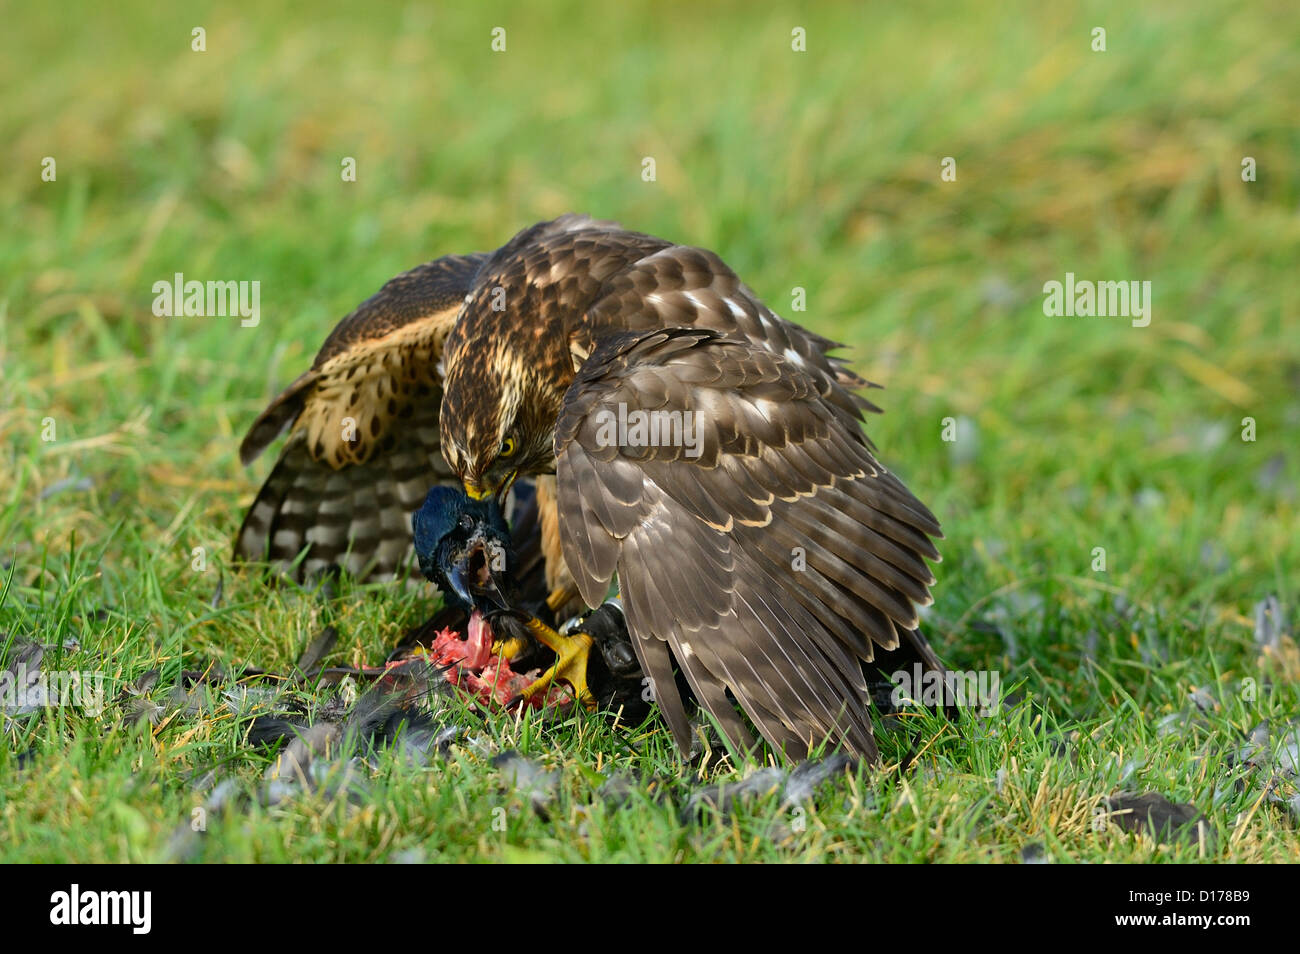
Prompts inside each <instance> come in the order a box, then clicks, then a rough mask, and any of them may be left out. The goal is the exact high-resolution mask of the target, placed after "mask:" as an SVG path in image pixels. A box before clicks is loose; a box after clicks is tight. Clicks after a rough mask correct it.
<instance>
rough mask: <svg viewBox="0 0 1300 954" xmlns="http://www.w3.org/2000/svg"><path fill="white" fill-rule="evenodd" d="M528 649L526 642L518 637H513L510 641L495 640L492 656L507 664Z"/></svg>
mask: <svg viewBox="0 0 1300 954" xmlns="http://www.w3.org/2000/svg"><path fill="white" fill-rule="evenodd" d="M525 648H527V647H525V645H524V641H523V640H522V639H520V638H519V637H517V636H511V637H509V638H508V639H494V640H493V641H492V655H493V656H497V657H498V658H500V659H504V660H505V661H506V662H510V660H512V659H514V658H515V657H516V656H518V655H519V654H520V653H522V652H523V651H524V649H525Z"/></svg>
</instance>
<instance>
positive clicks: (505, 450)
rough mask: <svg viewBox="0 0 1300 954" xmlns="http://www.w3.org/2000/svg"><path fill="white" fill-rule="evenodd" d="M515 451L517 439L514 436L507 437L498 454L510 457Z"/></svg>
mask: <svg viewBox="0 0 1300 954" xmlns="http://www.w3.org/2000/svg"><path fill="white" fill-rule="evenodd" d="M514 452H515V439H514V438H513V437H507V438H506V439H505V441H504V442H503V443H502V444H501V450H499V451H497V456H498V457H509V456H510V455H511V454H513V453H514Z"/></svg>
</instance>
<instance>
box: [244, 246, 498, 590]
mask: <svg viewBox="0 0 1300 954" xmlns="http://www.w3.org/2000/svg"><path fill="white" fill-rule="evenodd" d="M486 257H487V256H486V255H482V254H479V255H448V256H445V257H443V258H439V259H436V260H435V261H432V262H428V263H426V264H424V265H420V266H418V267H417V268H413V269H411V270H410V271H409V272H404V273H402V274H401V275H398V276H397V277H396V278H393V279H392V280H390V281H389V282H388V283H387V284H385V285H384V287H383V288H381V289H380V290H379V292H378V293H376V294H375V295H374V296H372V297H371V298H369V299H367V300H366V301H365V302H363V303H362V304H361V305H360V306H358V307H357V309H356V310H355V311H354V312H352V314H350V315H348V316H347V317H346V318H344V319H343V320H342V321H340V322H339V324H338V326H337V327H335V329H334V331H333V332H332V333H331V334H330V336H329V337H328V338H327V339H326V340H325V344H324V345H323V346H322V347H321V350H320V353H319V354H317V356H316V360H315V362H314V363H313V365H312V367H311V370H309V371H307V372H306V373H305V374H303V375H302V376H300V377H299V378H298V379H297V380H296V381H294V382H293V383H292V384H291V385H289V387H288V388H286V389H285V390H284V392H283V393H281V394H280V395H279V397H277V398H276V399H275V400H274V401H272V402H271V405H270V406H269V407H268V408H267V409H266V410H265V411H263V412H262V414H261V416H260V417H258V419H257V420H256V421H255V422H254V424H253V426H252V428H251V429H250V430H249V432H248V436H247V437H245V438H244V442H243V444H242V445H241V446H240V449H239V452H240V458H241V459H242V460H243V462H244V463H245V464H247V463H249V462H251V461H252V460H253V459H254V458H255V457H257V456H258V454H260V453H261V452H262V451H263V450H265V449H266V447H267V445H268V444H270V443H271V442H272V441H273V440H275V438H276V437H278V436H279V435H280V434H281V433H282V432H283V431H284V429H285V428H286V427H289V426H290V425H292V432H291V433H290V435H289V440H288V442H287V443H286V444H285V446H284V449H283V450H282V451H281V452H280V458H279V460H277V461H276V464H275V468H274V469H273V470H272V471H271V474H270V476H269V477H267V479H266V483H265V484H264V485H263V486H262V489H261V491H260V492H259V493H258V495H257V499H256V500H254V502H253V505H252V507H250V508H249V511H248V515H247V516H246V517H245V518H244V523H243V526H241V527H240V529H239V534H238V535H237V536H236V538H235V554H236V556H238V557H240V558H242V559H246V560H269V561H271V562H273V563H277V564H279V565H281V567H282V568H285V569H287V568H288V567H289V566H290V565H291V563H292V561H293V560H295V559H296V558H297V557H298V555H299V554H300V553H301V552H302V550H303V548H304V547H307V546H309V545H310V550H309V552H308V554H307V557H306V559H305V560H304V561H303V562H302V563H301V564H300V565H299V566H298V567H297V573H296V575H297V576H298V577H299V578H301V577H303V576H304V575H309V574H311V573H312V572H314V571H316V570H320V569H323V568H327V567H332V566H340V567H343V568H345V569H347V570H348V571H349V572H351V573H353V574H355V575H357V576H358V577H363V578H385V577H390V576H392V575H393V574H394V573H396V571H397V570H398V569H399V567H400V566H401V565H402V564H403V562H404V561H405V560H406V559H407V558H408V557H409V556H410V553H411V514H412V513H414V512H415V511H416V510H418V509H419V507H420V504H421V503H422V502H423V501H424V497H425V494H426V493H428V490H429V488H430V487H432V486H433V485H434V484H435V483H441V482H456V481H455V477H454V476H453V475H452V474H451V472H450V470H449V469H448V467H447V464H446V462H445V461H444V460H443V457H442V453H441V450H440V443H439V441H440V438H439V432H438V415H439V408H440V405H441V401H442V378H441V372H440V370H439V363H440V358H441V356H442V345H443V341H444V339H445V338H446V336H447V332H448V330H450V328H451V326H452V325H453V324H454V323H455V321H456V315H457V313H458V311H459V310H460V306H461V303H462V302H463V300H464V297H465V295H466V293H467V292H468V291H469V288H470V286H471V284H472V282H473V280H474V276H475V275H476V274H477V273H478V270H479V267H480V266H481V265H482V263H483V261H484V260H485V259H486Z"/></svg>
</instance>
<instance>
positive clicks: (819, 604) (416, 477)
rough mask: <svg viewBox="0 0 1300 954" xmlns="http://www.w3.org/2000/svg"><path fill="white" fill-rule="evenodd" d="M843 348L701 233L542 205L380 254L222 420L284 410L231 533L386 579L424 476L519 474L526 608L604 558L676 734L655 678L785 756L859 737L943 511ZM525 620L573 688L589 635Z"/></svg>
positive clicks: (911, 630)
mask: <svg viewBox="0 0 1300 954" xmlns="http://www.w3.org/2000/svg"><path fill="white" fill-rule="evenodd" d="M838 347H839V345H838V344H837V343H836V342H833V341H830V340H829V339H827V338H824V337H822V336H820V335H817V334H814V333H813V332H811V331H808V330H806V329H804V328H802V327H800V326H798V325H796V324H794V323H792V322H790V321H787V320H785V319H783V318H781V317H779V316H778V315H776V314H775V313H774V312H773V311H772V310H771V309H769V308H768V307H767V306H766V305H764V304H763V303H762V301H761V300H760V299H759V298H758V296H757V295H756V294H755V293H754V292H753V291H752V290H751V289H749V288H748V287H747V286H746V285H745V284H744V283H743V282H741V280H740V279H739V277H737V275H736V274H735V273H734V272H733V271H732V270H731V269H730V268H729V267H728V266H727V265H726V264H725V263H724V262H723V261H722V260H721V259H720V258H719V257H718V256H717V255H715V254H714V253H712V252H709V251H706V250H704V249H700V248H694V247H691V246H684V245H677V244H674V243H672V242H669V241H667V240H664V239H660V238H655V237H653V236H649V235H643V234H640V233H636V232H631V231H627V230H624V229H622V228H620V227H619V226H617V225H615V224H613V223H609V222H598V221H594V220H592V219H589V218H586V217H582V216H575V215H566V216H562V217H560V218H559V219H556V220H554V221H550V222H543V223H540V224H538V225H535V226H533V227H531V228H528V229H525V230H524V231H522V232H520V233H519V234H518V235H516V236H515V237H514V238H513V239H511V240H510V241H509V242H508V243H507V244H506V245H504V246H502V247H501V248H500V249H498V250H497V251H495V252H493V253H491V254H487V255H485V254H478V255H472V256H450V257H448V258H445V259H438V260H436V261H434V262H431V263H429V264H427V265H424V266H421V267H420V268H417V269H415V270H413V271H411V272H408V273H406V274H405V275H402V276H399V277H398V278H396V279H393V281H391V282H389V283H388V285H385V286H384V288H383V289H381V291H380V292H379V294H378V295H376V296H375V297H374V298H372V299H370V300H369V301H368V302H366V303H364V304H363V305H362V306H361V307H360V308H358V310H357V311H356V312H354V313H353V314H352V315H350V316H348V317H347V318H345V319H344V320H343V322H342V323H340V325H339V327H338V328H336V329H335V331H334V333H333V334H331V335H330V337H329V339H327V341H326V343H325V346H324V347H323V348H322V350H321V353H320V354H319V355H318V356H317V359H316V362H315V364H314V365H313V367H312V369H311V370H309V371H308V372H307V373H306V374H304V375H303V376H302V377H300V378H298V379H297V380H296V381H295V382H294V383H293V384H291V385H290V387H289V388H288V389H287V390H286V391H285V392H284V394H282V395H281V396H280V397H278V398H277V399H276V400H275V401H274V402H273V403H272V405H271V406H270V407H269V408H268V409H267V411H265V412H264V413H263V414H262V416H261V417H260V418H259V419H258V421H257V422H256V423H255V424H254V426H253V428H252V430H251V431H250V433H249V436H248V437H247V438H246V439H245V441H244V445H243V447H242V448H241V450H242V453H243V457H244V459H245V460H246V461H247V460H251V459H252V457H253V456H256V454H257V453H258V452H260V451H261V450H262V449H263V448H265V447H266V446H267V445H268V444H269V443H270V442H271V441H272V440H273V439H274V438H275V437H276V436H277V435H278V434H279V433H280V432H281V431H282V430H283V429H284V428H286V427H291V428H292V429H291V433H290V437H289V440H288V443H287V444H286V445H285V449H284V450H283V451H282V452H281V455H280V459H279V461H278V462H277V464H276V465H275V468H274V469H273V470H272V473H271V476H270V477H269V478H268V479H267V482H266V485H265V486H264V487H263V488H262V491H261V493H259V495H258V497H257V499H256V500H255V501H254V504H253V506H252V508H251V509H250V511H249V513H248V517H247V518H246V520H245V522H244V525H243V527H242V528H241V530H240V533H239V536H238V538H237V541H236V551H237V553H238V554H239V555H241V556H243V557H245V558H248V559H254V560H261V559H269V560H271V561H272V562H274V563H277V564H280V565H282V566H284V567H286V568H288V569H289V571H290V572H294V573H299V574H301V573H311V572H313V571H316V570H320V569H324V568H327V567H331V566H341V567H343V568H345V569H348V570H350V571H351V572H353V573H356V574H358V575H362V576H376V575H391V574H393V573H395V572H397V571H399V570H400V568H401V566H402V565H403V562H404V561H405V560H407V559H409V546H410V535H409V519H410V515H411V514H412V513H413V512H414V511H415V509H416V508H417V507H418V506H419V504H420V500H421V499H422V498H423V494H424V491H425V490H427V489H428V487H429V486H430V485H432V484H436V483H440V482H443V483H445V482H449V481H453V480H454V481H456V482H459V483H460V484H462V485H463V487H464V489H465V491H466V492H467V493H468V494H469V495H470V496H471V497H472V498H475V499H479V500H486V499H488V498H492V499H495V500H498V501H500V500H504V499H505V498H506V497H507V496H508V495H509V494H510V493H511V492H512V488H513V487H514V486H515V483H516V481H517V480H520V479H524V478H532V479H533V480H534V481H535V483H536V488H537V491H536V492H537V505H538V522H539V529H540V537H541V546H542V552H543V555H544V557H545V581H546V585H547V590H548V596H547V605H548V606H549V607H550V608H551V609H553V610H556V611H557V612H560V611H561V610H564V611H566V612H567V610H568V609H569V608H571V607H574V606H579V607H580V606H581V604H583V603H585V604H586V605H587V606H599V605H601V604H602V603H603V602H604V601H605V599H606V597H607V596H608V595H609V594H610V592H611V590H612V589H614V588H615V581H617V587H616V588H617V591H618V593H619V595H620V597H621V600H622V605H623V608H624V610H625V613H626V621H627V626H628V629H629V630H630V632H631V634H632V640H633V646H634V648H635V652H636V656H637V658H638V660H639V662H640V664H641V667H642V669H643V670H644V672H645V674H646V676H647V677H648V678H649V681H650V684H651V688H652V690H653V695H654V699H655V701H656V702H657V703H658V705H659V708H660V710H661V712H662V714H663V716H664V718H665V720H666V721H667V723H668V725H669V727H670V729H671V731H672V733H673V735H674V737H675V739H676V741H677V743H678V745H679V747H680V748H681V750H682V751H683V752H687V751H689V749H690V746H691V740H692V727H691V723H690V721H689V719H688V717H687V710H686V705H685V701H684V699H683V695H684V693H683V692H682V691H681V690H680V687H679V686H678V683H677V680H676V678H675V677H676V674H678V673H680V674H681V675H683V676H684V677H685V681H686V683H687V684H688V685H689V688H690V690H691V691H692V693H693V695H694V696H695V698H696V699H697V700H698V701H699V703H700V704H701V705H702V706H703V707H704V708H705V709H707V710H708V712H709V713H710V714H711V715H712V716H713V718H714V719H716V720H717V722H718V724H719V726H720V727H721V729H722V731H723V732H724V733H725V734H726V735H727V737H728V738H729V739H730V741H731V742H732V743H733V744H735V745H736V746H737V747H738V748H741V749H749V748H750V747H751V746H752V745H753V744H754V737H753V733H752V732H751V729H750V726H751V725H752V727H753V728H755V729H757V731H758V733H759V734H760V735H762V737H763V738H764V739H766V740H767V741H768V742H769V743H770V744H771V745H772V746H773V747H775V748H777V749H779V750H781V751H784V752H785V753H786V754H787V755H788V756H790V757H792V758H803V757H806V756H807V755H808V754H809V752H810V750H812V749H813V748H815V747H817V746H819V745H822V744H823V743H826V744H830V745H833V746H840V747H842V748H843V749H845V750H847V751H849V752H851V753H854V754H856V755H860V756H863V757H865V758H867V759H869V760H874V759H875V758H876V757H877V749H876V745H875V741H874V738H873V735H872V724H871V719H870V715H869V707H870V703H871V694H870V693H871V687H872V686H873V685H878V684H879V680H880V677H881V676H882V675H885V676H887V675H888V673H889V672H891V671H892V668H893V667H901V666H902V665H910V664H911V663H912V662H916V661H919V662H921V663H922V664H923V665H924V666H925V667H926V668H927V669H933V670H939V671H942V665H941V664H940V662H939V661H938V659H937V657H936V656H935V654H934V652H933V651H932V650H931V648H930V646H929V645H928V643H927V642H926V640H925V638H924V637H923V636H922V635H921V633H920V631H919V629H918V622H919V621H918V617H917V607H918V606H921V605H925V604H928V603H929V602H930V593H929V588H930V586H931V585H932V584H933V582H934V576H933V574H932V572H931V570H930V568H929V565H928V562H927V561H937V560H938V559H939V554H938V551H937V550H936V548H935V546H934V542H933V541H934V540H935V539H937V538H939V537H941V536H942V533H941V531H940V527H939V523H938V521H937V520H936V519H935V517H934V515H933V514H932V513H931V512H930V511H929V509H927V508H926V507H925V505H924V504H922V503H921V502H920V501H919V500H918V499H917V498H916V497H915V496H914V495H913V494H912V493H911V492H910V491H909V490H908V489H907V488H906V487H905V486H904V485H903V484H902V482H901V481H900V480H899V479H898V478H897V477H896V476H894V475H893V474H892V473H890V472H889V471H888V470H886V469H885V468H884V467H883V466H882V465H881V464H880V463H879V461H878V460H877V458H876V456H875V453H874V449H873V447H872V445H871V444H870V442H869V441H868V440H867V438H866V436H865V435H864V434H863V431H862V422H863V414H864V412H866V411H876V410H878V408H876V407H875V406H874V405H872V404H871V403H869V402H868V401H867V400H866V399H865V398H864V397H863V396H862V395H861V394H860V393H859V391H860V390H862V389H864V388H866V387H868V386H869V383H868V382H867V381H866V380H864V379H863V378H861V377H859V376H858V375H857V374H855V373H854V372H853V371H851V370H850V369H849V368H848V366H847V365H846V364H845V362H844V360H843V359H842V358H840V357H836V356H833V355H832V354H831V352H832V351H834V350H835V349H836V348H838ZM421 484H422V485H423V486H421ZM417 488H419V489H418V491H417ZM540 630H541V631H539V633H538V638H539V639H541V640H542V641H543V642H544V643H546V645H548V646H549V647H550V648H551V649H552V650H553V651H554V652H555V654H556V656H557V664H556V665H555V666H554V667H553V669H552V671H551V672H550V673H548V676H547V678H550V679H552V680H562V681H567V682H569V684H570V685H572V686H573V688H574V689H575V690H576V691H577V692H578V694H579V696H580V697H582V694H583V690H584V688H585V677H584V675H583V671H584V667H585V665H586V662H587V658H588V656H589V655H590V649H591V645H590V640H583V639H580V638H576V637H577V636H581V634H575V635H568V636H566V635H562V634H559V633H556V632H555V631H554V630H550V629H549V627H546V626H545V625H544V624H543V625H542V626H541V627H540ZM738 710H739V711H738ZM742 713H743V714H742Z"/></svg>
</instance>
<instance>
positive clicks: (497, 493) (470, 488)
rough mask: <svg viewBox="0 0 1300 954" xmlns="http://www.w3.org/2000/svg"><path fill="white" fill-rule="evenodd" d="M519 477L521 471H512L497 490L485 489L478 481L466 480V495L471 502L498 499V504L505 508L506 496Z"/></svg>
mask: <svg viewBox="0 0 1300 954" xmlns="http://www.w3.org/2000/svg"><path fill="white" fill-rule="evenodd" d="M518 476H519V471H517V470H512V471H511V472H510V474H509V476H507V477H506V479H505V480H503V481H501V483H500V484H498V485H497V486H496V487H495V488H493V487H485V486H483V485H482V484H480V483H478V481H474V480H466V481H464V484H465V493H466V494H467V495H468V496H469V498H470V499H471V500H487V499H488V498H489V497H496V498H497V503H498V504H500V505H502V506H504V505H505V500H506V494H507V493H509V492H510V488H511V487H513V486H514V484H515V479H516V478H517V477H518Z"/></svg>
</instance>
